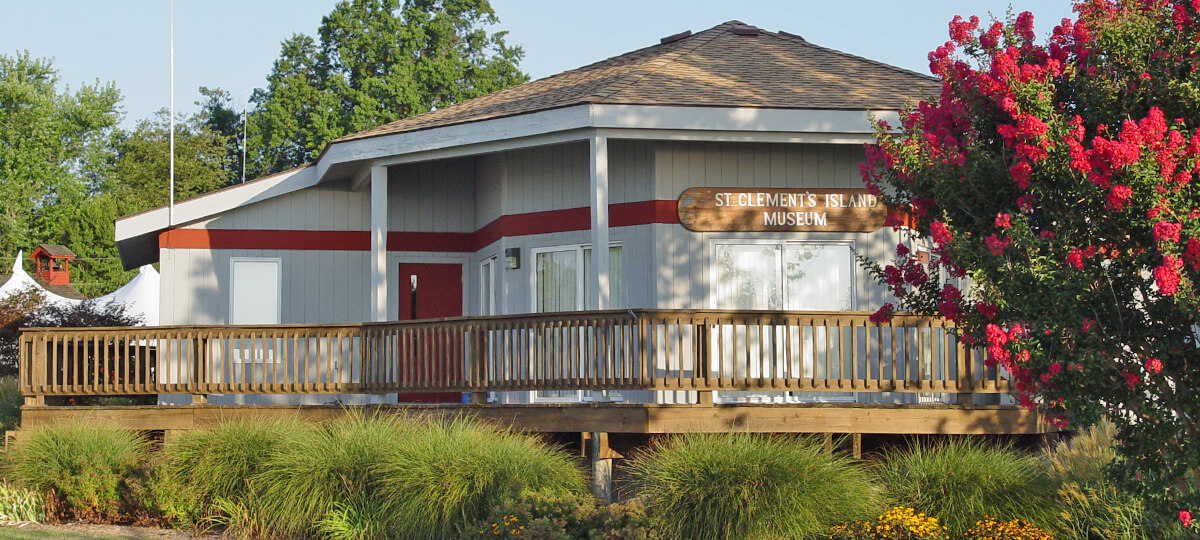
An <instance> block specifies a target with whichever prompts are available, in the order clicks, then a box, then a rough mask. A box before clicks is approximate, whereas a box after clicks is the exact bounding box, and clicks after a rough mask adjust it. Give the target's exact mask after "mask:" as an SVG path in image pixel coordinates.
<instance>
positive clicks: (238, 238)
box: [158, 201, 679, 253]
mask: <svg viewBox="0 0 1200 540" xmlns="http://www.w3.org/2000/svg"><path fill="white" fill-rule="evenodd" d="M675 204H676V203H675V201H641V202H632V203H621V204H610V205H609V206H608V218H609V224H610V226H612V227H630V226H634V225H649V224H652V223H666V224H673V223H675V224H677V223H679V217H678V216H677V215H676V211H675ZM591 226H592V215H591V210H590V209H589V208H568V209H565V210H550V211H546V212H531V213H527V214H513V215H507V216H501V217H499V218H497V219H495V220H493V221H492V222H491V223H488V224H487V225H484V226H483V227H481V228H480V229H478V230H476V231H475V232H474V233H435V232H408V231H390V232H388V237H387V249H388V251H448V252H459V253H470V252H474V251H478V250H479V249H481V248H483V247H485V246H487V245H488V244H491V243H492V242H495V241H497V240H499V239H500V238H502V237H505V236H526V235H531V234H547V233H556V232H567V231H586V230H588V229H590V228H591ZM158 246H159V247H161V248H167V249H288V250H322V251H368V250H370V249H371V233H370V232H369V231H298V230H274V229H270V230H268V229H171V230H167V231H163V232H162V233H160V234H159V237H158Z"/></svg>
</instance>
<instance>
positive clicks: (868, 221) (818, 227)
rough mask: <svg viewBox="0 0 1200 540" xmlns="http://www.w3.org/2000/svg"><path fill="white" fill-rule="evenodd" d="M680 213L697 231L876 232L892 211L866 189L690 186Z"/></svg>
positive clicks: (686, 223) (685, 221) (683, 195)
mask: <svg viewBox="0 0 1200 540" xmlns="http://www.w3.org/2000/svg"><path fill="white" fill-rule="evenodd" d="M677 210H678V212H679V222H680V223H682V224H683V226H684V227H687V228H688V229H690V230H693V231H696V232H715V231H762V232H766V231H785V232H786V231H839V232H871V231H875V230H878V229H879V228H880V227H883V223H884V221H886V220H887V213H888V212H887V207H886V206H884V204H883V202H881V201H880V200H879V197H876V196H875V195H871V194H870V193H868V192H867V190H865V189H796V188H783V189H780V188H719V187H718V188H709V187H703V188H688V189H687V190H685V191H684V192H683V194H681V195H680V196H679V204H678V207H677Z"/></svg>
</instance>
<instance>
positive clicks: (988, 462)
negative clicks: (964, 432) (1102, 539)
mask: <svg viewBox="0 0 1200 540" xmlns="http://www.w3.org/2000/svg"><path fill="white" fill-rule="evenodd" d="M877 472H878V475H879V477H880V479H881V480H882V482H883V485H884V488H885V490H886V492H885V496H886V497H887V500H888V502H889V503H890V504H894V505H897V506H910V507H912V508H915V509H917V510H919V511H921V512H924V513H926V514H928V515H931V516H934V517H937V518H938V520H940V521H941V522H942V524H943V525H945V526H946V527H947V528H949V529H950V533H951V535H952V536H955V535H961V534H962V533H963V532H964V531H966V530H967V529H969V528H970V527H971V526H972V525H974V524H975V521H977V520H979V519H983V517H984V516H991V517H993V518H997V519H999V520H1002V521H1006V520H1010V519H1023V520H1025V521H1028V522H1030V523H1033V524H1035V525H1038V526H1039V527H1042V528H1044V529H1048V530H1050V529H1053V525H1054V519H1055V513H1056V511H1055V505H1056V504H1057V500H1056V498H1055V486H1054V482H1053V481H1052V480H1051V478H1050V477H1049V476H1048V475H1047V473H1046V471H1045V469H1044V465H1043V463H1042V462H1041V460H1040V459H1039V458H1038V457H1036V456H1031V455H1026V454H1022V453H1019V452H1017V451H1016V450H1015V449H1013V448H1012V447H1011V446H1010V445H996V444H989V443H987V442H985V441H981V440H978V439H967V438H962V439H951V440H949V441H946V442H943V443H930V442H919V441H918V442H914V443H913V445H912V446H911V447H910V448H909V449H908V450H904V451H899V452H894V453H892V454H890V455H888V456H887V457H886V458H885V459H884V460H883V462H882V463H881V464H880V465H879V466H878V468H877Z"/></svg>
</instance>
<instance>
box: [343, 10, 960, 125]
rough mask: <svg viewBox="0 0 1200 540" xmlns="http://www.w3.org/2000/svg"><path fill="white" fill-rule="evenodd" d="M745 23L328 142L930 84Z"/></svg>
mask: <svg viewBox="0 0 1200 540" xmlns="http://www.w3.org/2000/svg"><path fill="white" fill-rule="evenodd" d="M746 28H753V27H746V26H745V25H743V24H742V23H740V22H738V21H730V22H727V23H724V24H721V25H718V26H715V27H713V28H710V29H708V30H705V31H703V32H699V33H697V34H694V35H690V36H686V37H683V38H681V39H676V40H673V41H669V42H667V43H662V44H659V45H654V46H651V47H646V48H644V49H639V50H636V51H633V52H630V53H626V54H623V55H621V56H616V57H613V58H609V59H607V60H603V61H600V62H597V63H595V64H591V65H588V66H584V67H581V68H578V69H573V70H571V71H566V72H563V73H559V74H557V75H552V76H550V77H546V78H544V79H539V80H536V81H532V82H528V83H525V84H521V85H517V86H513V87H510V88H506V89H504V90H499V91H496V92H492V93H491V94H488V95H485V96H480V97H478V98H475V99H471V100H467V101H464V102H462V103H458V104H455V105H451V106H449V107H446V108H444V109H439V110H436V111H431V112H428V113H425V114H421V115H417V116H413V117H410V118H405V119H403V120H398V121H396V122H392V123H390V124H384V125H382V126H379V127H377V128H373V129H369V130H366V131H361V132H358V133H354V134H351V135H347V136H345V137H342V138H340V139H337V140H335V141H333V144H336V143H338V142H345V141H352V140H357V139H364V138H368V137H376V136H381V135H389V134H394V133H405V132H410V131H418V130H423V129H431V128H436V127H443V126H449V125H455V124H463V123H468V122H477V121H481V120H488V119H493V118H502V117H506V116H514V115H519V114H526V113H532V112H537V111H544V110H550V109H557V108H562V107H569V106H572V105H580V104H586V103H599V104H614V105H669V106H703V107H759V108H778V109H833V110H889V109H890V110H896V109H899V108H901V107H902V106H903V105H904V104H905V102H906V101H907V100H909V99H913V98H920V97H924V96H927V95H931V94H934V93H936V92H937V90H938V88H939V84H938V82H937V80H936V79H934V78H932V77H929V76H925V75H921V74H918V73H914V72H912V71H908V70H904V69H900V68H897V67H894V66H890V65H887V64H883V63H880V62H876V61H873V60H868V59H866V58H861V57H858V56H854V55H851V54H847V53H843V52H840V51H835V50H833V49H827V48H825V47H820V46H817V45H814V44H812V43H809V42H807V41H805V40H804V39H802V38H800V37H799V36H795V35H791V34H786V33H774V32H765V31H760V30H757V29H754V30H757V31H755V32H745V31H744V29H746ZM735 30H737V31H736V32H735Z"/></svg>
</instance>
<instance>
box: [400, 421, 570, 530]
mask: <svg viewBox="0 0 1200 540" xmlns="http://www.w3.org/2000/svg"><path fill="white" fill-rule="evenodd" d="M419 425H420V429H417V430H414V431H413V432H412V433H410V434H409V436H408V437H406V438H405V439H404V440H402V441H398V444H395V445H394V447H395V448H394V449H395V451H394V452H391V453H389V454H387V455H386V456H385V457H384V460H383V462H382V463H380V466H379V471H380V474H381V477H382V485H383V490H382V491H381V493H380V496H381V497H383V498H386V499H390V500H392V501H394V504H395V511H396V512H397V519H398V522H399V523H400V524H402V526H403V529H402V532H403V533H404V534H406V535H407V536H410V537H414V538H437V537H445V536H450V535H452V534H456V533H458V532H460V530H461V529H465V528H467V527H470V526H473V525H474V524H475V523H477V522H479V521H480V520H481V519H483V518H484V517H485V516H486V515H487V513H488V511H489V510H491V509H493V508H495V507H496V506H497V505H499V504H501V503H502V502H504V501H510V500H513V499H515V498H517V497H518V496H520V495H521V494H522V493H527V492H534V491H538V492H543V493H547V494H569V493H578V492H581V491H582V489H583V485H584V482H583V475H582V474H581V472H580V470H579V468H578V467H577V466H576V464H575V462H574V461H573V459H572V458H571V457H570V456H568V455H567V454H565V453H563V452H560V451H558V450H555V449H553V448H551V447H549V446H547V445H546V444H545V443H544V442H542V441H541V440H539V439H537V438H534V437H530V436H527V435H523V434H520V433H517V432H515V431H512V430H510V429H500V428H495V427H491V426H486V425H483V424H480V423H478V422H476V421H471V420H461V419H457V420H449V421H438V420H424V421H420V423H419Z"/></svg>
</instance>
